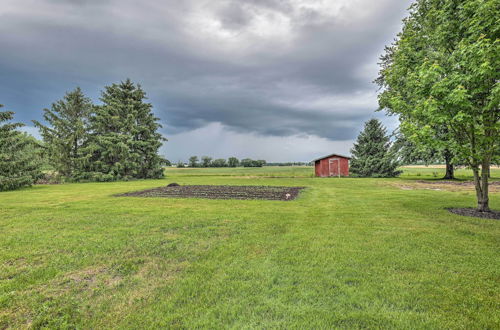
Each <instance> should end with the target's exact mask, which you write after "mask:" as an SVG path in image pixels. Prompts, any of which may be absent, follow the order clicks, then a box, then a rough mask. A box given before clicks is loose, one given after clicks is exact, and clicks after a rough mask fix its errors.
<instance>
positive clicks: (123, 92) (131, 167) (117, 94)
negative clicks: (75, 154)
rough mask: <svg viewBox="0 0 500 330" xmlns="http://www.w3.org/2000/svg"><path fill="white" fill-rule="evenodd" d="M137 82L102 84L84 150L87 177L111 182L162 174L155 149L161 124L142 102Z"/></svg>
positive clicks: (162, 161)
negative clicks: (88, 163) (85, 152)
mask: <svg viewBox="0 0 500 330" xmlns="http://www.w3.org/2000/svg"><path fill="white" fill-rule="evenodd" d="M145 99H146V93H145V92H144V91H143V90H142V88H141V86H140V85H135V84H134V83H132V81H130V80H129V79H127V80H126V81H124V82H121V83H120V84H112V85H111V86H106V87H105V90H104V91H103V92H102V96H101V101H102V102H103V105H100V106H98V107H96V110H95V114H94V115H93V116H92V117H91V129H92V138H91V142H90V143H89V145H88V146H87V148H86V150H87V151H88V152H89V153H91V154H92V157H91V159H90V166H89V169H88V171H89V173H87V174H86V176H90V179H96V180H102V181H111V180H121V179H124V180H127V179H132V178H135V179H144V178H160V177H163V166H162V165H163V163H164V161H165V160H164V159H163V158H162V157H160V156H159V154H158V150H159V148H160V147H161V145H162V142H163V141H165V139H164V138H163V136H162V135H161V134H160V133H159V132H158V130H159V128H161V125H160V124H159V123H158V120H159V119H158V118H156V117H155V116H154V114H153V112H152V105H151V103H147V102H145Z"/></svg>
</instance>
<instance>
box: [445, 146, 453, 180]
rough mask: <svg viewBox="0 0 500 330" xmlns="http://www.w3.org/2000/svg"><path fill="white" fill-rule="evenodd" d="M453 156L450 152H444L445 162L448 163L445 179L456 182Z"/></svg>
mask: <svg viewBox="0 0 500 330" xmlns="http://www.w3.org/2000/svg"><path fill="white" fill-rule="evenodd" d="M452 158H453V156H452V155H451V153H450V152H449V151H448V150H445V152H444V160H445V161H446V174H445V175H444V178H443V179H446V180H454V179H455V166H454V165H453V163H452V162H451V160H452Z"/></svg>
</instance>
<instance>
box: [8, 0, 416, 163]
mask: <svg viewBox="0 0 500 330" xmlns="http://www.w3.org/2000/svg"><path fill="white" fill-rule="evenodd" d="M410 3H411V1H409V0H377V1H374V0H324V1H323V0H245V1H244V0H239V1H237V0H182V1H174V0H171V1H168V0H142V1H136V0H1V5H0V104H4V105H5V108H4V109H8V110H12V111H14V112H16V116H15V118H16V120H17V121H21V122H24V123H26V124H27V125H28V127H26V130H27V131H29V132H32V133H33V134H34V135H36V134H37V132H36V130H35V129H34V128H33V127H32V124H31V120H32V119H37V120H41V116H42V109H43V108H45V107H50V104H51V103H52V102H54V101H56V100H58V99H60V98H61V97H62V96H63V95H64V93H65V92H66V91H69V90H72V89H74V88H75V87H76V86H80V87H81V88H82V89H83V91H84V92H85V93H86V94H87V95H88V96H90V97H91V98H92V99H93V100H94V101H95V102H96V103H99V95H100V90H101V89H102V87H103V86H105V85H108V84H111V83H113V82H119V81H120V80H124V79H126V78H131V79H132V80H133V81H134V82H138V83H140V84H141V85H142V86H143V88H144V89H145V91H146V92H147V93H148V96H149V101H150V102H151V103H152V104H153V106H154V111H155V113H156V115H157V116H158V117H159V118H160V119H161V122H162V124H163V126H164V127H163V129H162V133H163V134H164V135H165V136H166V137H167V138H168V139H169V141H168V142H167V143H166V144H165V146H164V147H163V148H162V153H163V154H165V155H166V157H167V158H168V159H170V160H172V161H175V162H176V161H178V160H187V158H188V157H189V156H191V155H198V156H202V155H210V156H214V157H216V158H219V157H222V158H227V157H230V156H236V157H239V158H245V157H250V158H257V159H266V160H268V161H309V160H311V159H312V158H315V157H317V156H321V155H324V154H329V153H335V152H338V153H344V154H348V153H349V149H350V148H351V146H352V142H353V140H354V139H355V138H356V136H357V134H358V133H359V130H360V129H361V128H362V126H363V122H365V121H366V120H368V119H370V118H372V117H377V118H381V119H383V120H384V123H385V124H386V125H387V126H389V128H390V129H393V128H394V127H395V120H394V119H393V118H392V119H391V118H385V117H384V114H383V113H375V112H374V110H376V109H377V100H376V93H377V87H376V86H375V85H374V84H373V83H372V81H373V79H375V78H376V75H377V70H378V67H377V62H378V57H379V55H380V54H381V53H382V51H383V49H384V46H385V45H386V44H388V43H390V42H391V40H392V39H393V38H394V37H395V35H396V33H397V32H399V30H400V28H401V20H402V19H403V18H404V16H405V15H406V9H407V7H408V6H409V5H410Z"/></svg>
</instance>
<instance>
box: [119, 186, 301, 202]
mask: <svg viewBox="0 0 500 330" xmlns="http://www.w3.org/2000/svg"><path fill="white" fill-rule="evenodd" d="M301 189H304V187H277V186H210V185H204V186H173V187H172V186H171V187H169V186H165V187H158V188H153V189H148V190H142V191H134V192H129V193H125V194H120V195H117V196H119V197H173V198H209V199H267V200H276V201H291V200H294V199H295V198H297V196H298V195H299V192H300V190H301Z"/></svg>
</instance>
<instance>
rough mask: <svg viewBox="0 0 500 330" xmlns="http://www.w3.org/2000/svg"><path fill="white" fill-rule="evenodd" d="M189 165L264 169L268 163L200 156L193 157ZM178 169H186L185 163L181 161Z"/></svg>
mask: <svg viewBox="0 0 500 330" xmlns="http://www.w3.org/2000/svg"><path fill="white" fill-rule="evenodd" d="M187 165H188V166H189V167H238V166H243V167H262V166H264V165H266V161H265V160H253V159H250V158H245V159H242V160H239V159H238V158H236V157H229V158H228V159H227V160H226V159H224V158H217V159H213V158H212V157H209V156H202V157H201V159H200V158H198V156H191V157H189V161H188V164H187ZM177 167H185V164H184V162H182V161H179V162H178V163H177Z"/></svg>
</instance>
